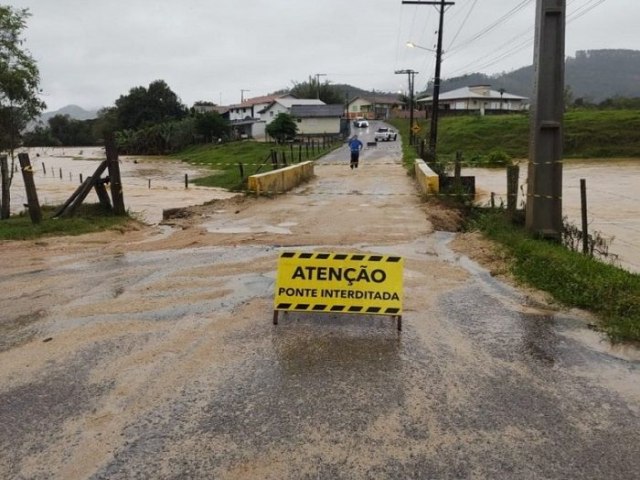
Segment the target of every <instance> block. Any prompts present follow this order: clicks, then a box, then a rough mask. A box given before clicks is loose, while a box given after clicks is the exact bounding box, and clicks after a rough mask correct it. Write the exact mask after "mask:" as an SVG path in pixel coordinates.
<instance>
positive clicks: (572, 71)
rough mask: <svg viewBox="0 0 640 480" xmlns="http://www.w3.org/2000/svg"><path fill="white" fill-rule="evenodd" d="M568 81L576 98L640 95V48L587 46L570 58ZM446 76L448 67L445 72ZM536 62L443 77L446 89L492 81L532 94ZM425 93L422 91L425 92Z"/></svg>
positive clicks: (567, 67)
mask: <svg viewBox="0 0 640 480" xmlns="http://www.w3.org/2000/svg"><path fill="white" fill-rule="evenodd" d="M565 65H566V70H565V84H566V85H567V86H568V87H569V88H570V89H571V92H572V94H573V98H574V99H578V98H582V99H584V100H586V101H590V102H595V103H599V102H602V101H603V100H606V99H607V98H612V97H616V96H619V97H640V82H638V79H640V51H638V50H583V51H578V52H576V56H575V57H568V58H567V60H566V64H565ZM443 75H444V76H446V70H445V71H444V72H443ZM533 78H534V73H533V66H528V67H523V68H519V69H517V70H514V71H512V72H509V73H501V74H498V75H485V74H482V73H472V74H469V75H464V76H461V77H453V78H448V79H445V80H443V82H442V91H445V92H446V91H448V90H455V89H456V88H461V87H466V86H469V85H479V84H486V85H491V86H492V87H493V88H494V90H497V89H498V88H504V89H505V90H506V91H507V92H509V93H515V94H517V95H523V96H525V97H531V96H532V92H533ZM421 95H422V94H421Z"/></svg>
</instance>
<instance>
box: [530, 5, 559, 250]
mask: <svg viewBox="0 0 640 480" xmlns="http://www.w3.org/2000/svg"><path fill="white" fill-rule="evenodd" d="M566 10H567V7H566V0H537V7H536V42H535V51H534V59H533V63H534V68H535V72H536V77H535V88H534V102H533V104H532V109H533V111H532V112H531V132H530V135H531V151H530V152H529V169H528V184H527V206H526V222H525V223H526V228H527V230H528V231H529V232H530V233H533V234H535V235H539V236H541V237H543V238H549V239H555V240H560V237H561V234H562V130H563V115H564V51H565V25H566Z"/></svg>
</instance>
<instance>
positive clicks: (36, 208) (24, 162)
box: [18, 153, 42, 224]
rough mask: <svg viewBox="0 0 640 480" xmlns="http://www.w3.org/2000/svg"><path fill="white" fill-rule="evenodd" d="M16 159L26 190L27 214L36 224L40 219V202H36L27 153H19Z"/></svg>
mask: <svg viewBox="0 0 640 480" xmlns="http://www.w3.org/2000/svg"><path fill="white" fill-rule="evenodd" d="M18 160H19V161H20V168H21V169H22V179H23V181H24V188H25V190H26V191H27V203H28V205H29V216H30V217H31V223H33V224H38V223H40V222H41V221H42V211H41V210H40V203H39V202H38V192H37V191H36V184H35V183H34V181H33V168H32V167H31V160H29V154H28V153H19V154H18Z"/></svg>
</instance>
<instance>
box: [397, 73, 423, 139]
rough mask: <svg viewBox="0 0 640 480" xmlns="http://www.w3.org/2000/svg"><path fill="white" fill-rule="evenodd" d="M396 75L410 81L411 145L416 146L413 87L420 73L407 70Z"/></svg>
mask: <svg viewBox="0 0 640 480" xmlns="http://www.w3.org/2000/svg"><path fill="white" fill-rule="evenodd" d="M395 73H396V75H405V74H406V75H407V77H408V79H409V109H410V110H409V145H413V144H414V139H413V104H414V100H413V85H414V79H415V76H416V75H417V74H418V73H419V72H416V71H415V70H411V69H407V70H396V72H395Z"/></svg>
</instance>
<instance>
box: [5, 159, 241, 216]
mask: <svg viewBox="0 0 640 480" xmlns="http://www.w3.org/2000/svg"><path fill="white" fill-rule="evenodd" d="M27 153H29V157H30V159H31V164H32V165H33V167H34V171H35V176H34V178H35V183H36V188H37V190H38V199H39V201H40V204H41V205H58V204H61V203H62V202H64V201H65V200H66V199H67V198H69V196H70V195H71V194H72V193H73V192H74V190H75V189H76V188H78V186H79V185H80V178H81V177H80V176H82V178H83V179H84V178H87V177H88V176H89V175H92V174H93V172H94V171H95V169H96V168H97V167H98V165H99V164H100V162H101V161H102V160H105V158H106V157H105V153H104V149H102V148H95V147H90V148H85V147H65V148H62V147H60V148H51V147H49V148H32V149H28V150H27ZM120 172H121V175H122V184H123V190H124V200H125V206H126V207H127V209H128V210H129V211H130V212H131V213H132V214H133V215H134V216H136V217H137V218H139V219H140V220H142V221H144V222H147V223H151V224H155V223H159V222H160V221H161V220H162V210H163V209H167V208H177V207H186V206H189V205H198V204H202V203H205V202H207V201H210V200H213V199H223V198H229V197H231V196H233V195H235V194H233V193H229V192H227V191H226V190H224V189H220V188H209V187H198V186H195V185H192V184H190V185H189V188H185V175H187V176H188V178H189V180H190V181H192V180H193V179H195V178H197V177H202V176H206V175H211V170H209V169H206V168H202V167H198V166H194V165H190V164H188V163H186V162H180V161H176V160H173V159H169V158H162V157H142V156H137V157H135V156H130V157H128V156H123V157H120ZM103 175H106V173H105V174H103ZM11 198H12V205H11V208H12V212H13V213H18V212H20V211H22V210H24V208H25V207H24V204H25V203H27V199H26V194H25V191H24V183H23V181H22V176H21V175H19V174H17V173H16V175H15V176H14V180H13V184H12V185H11ZM87 201H88V202H97V201H98V199H97V196H96V195H95V193H91V194H90V195H89V197H87Z"/></svg>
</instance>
